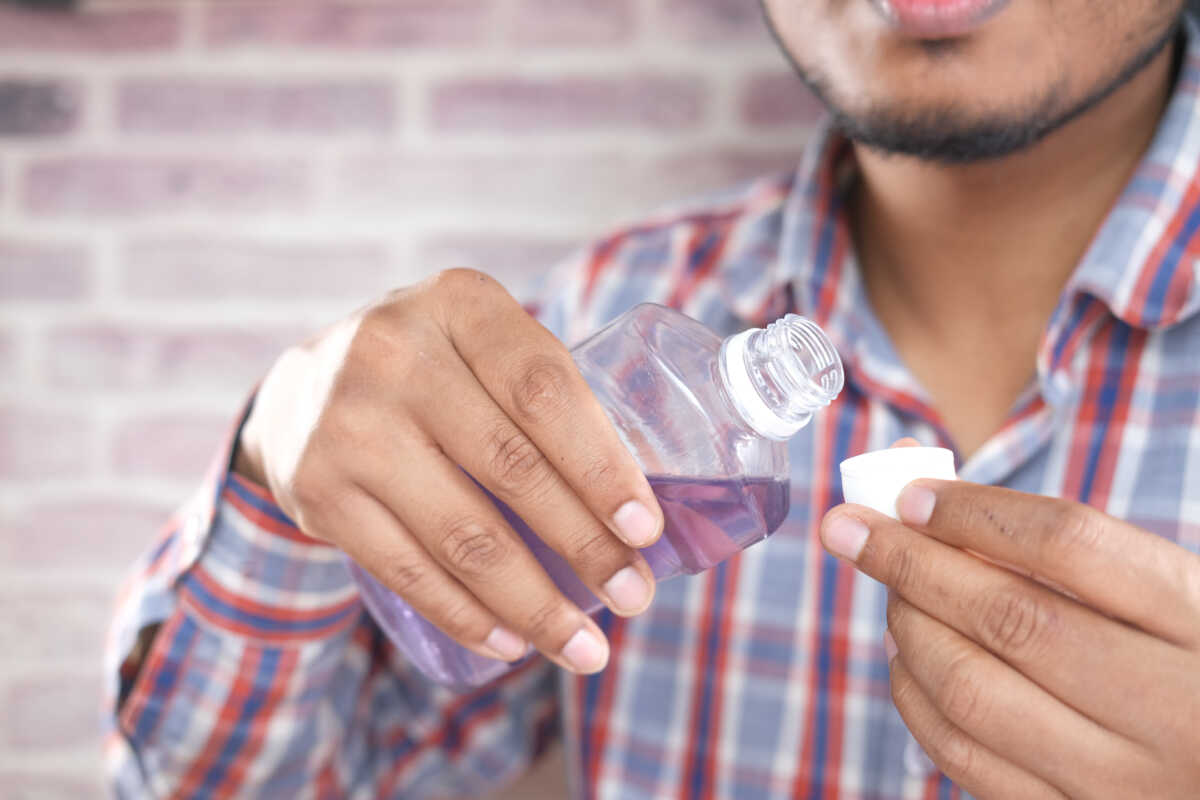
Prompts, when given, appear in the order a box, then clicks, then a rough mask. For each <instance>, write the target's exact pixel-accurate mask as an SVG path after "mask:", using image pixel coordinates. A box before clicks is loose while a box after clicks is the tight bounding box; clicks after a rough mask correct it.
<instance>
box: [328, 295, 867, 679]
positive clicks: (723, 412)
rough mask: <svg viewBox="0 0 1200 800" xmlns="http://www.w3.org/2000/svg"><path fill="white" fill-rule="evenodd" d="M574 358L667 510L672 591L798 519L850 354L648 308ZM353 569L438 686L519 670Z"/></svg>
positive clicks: (565, 574) (805, 336) (663, 543)
mask: <svg viewBox="0 0 1200 800" xmlns="http://www.w3.org/2000/svg"><path fill="white" fill-rule="evenodd" d="M571 355H572V357H573V358H574V359H575V362H576V364H577V365H578V366H579V369H580V372H581V373H582V374H583V377H584V379H585V380H586V381H587V383H588V385H589V387H590V388H591V390H592V392H593V393H594V394H595V395H596V397H597V398H598V399H599V401H600V403H601V405H602V406H603V407H604V409H605V410H606V411H607V413H608V416H609V418H610V419H611V420H612V422H613V424H614V425H615V427H616V429H617V432H618V433H619V434H620V436H621V438H622V440H623V441H624V443H625V445H626V446H627V447H628V448H629V450H630V451H631V452H632V453H633V454H634V456H635V458H636V459H637V460H638V462H639V464H640V465H641V467H642V469H643V471H644V472H645V473H646V476H647V478H648V479H649V481H650V486H651V488H652V489H653V490H654V493H655V495H656V496H657V497H658V502H659V505H660V506H661V507H662V510H663V515H664V517H665V519H666V525H665V528H664V531H663V535H662V537H661V538H660V539H659V540H658V541H657V542H655V543H654V544H652V545H650V546H649V547H646V548H644V549H642V551H641V553H642V555H643V556H644V557H645V559H646V561H647V562H648V563H649V565H650V568H651V570H652V571H653V572H654V576H655V578H656V580H660V581H661V580H665V579H667V578H670V577H674V576H676V575H680V574H683V573H687V574H695V573H697V572H701V571H703V570H706V569H708V568H709V567H712V566H714V565H716V564H719V563H720V562H722V561H724V560H725V559H727V558H729V557H730V556H732V555H734V554H735V553H737V552H739V551H741V550H743V549H745V548H746V547H748V546H749V545H751V544H753V543H755V542H757V541H759V540H761V539H764V538H765V537H766V536H767V535H768V534H770V533H773V532H774V531H775V529H776V528H778V527H779V525H780V524H781V523H782V522H783V520H784V518H785V517H786V516H787V512H788V493H789V468H788V455H787V440H788V438H789V437H791V436H792V435H793V434H795V433H796V432H797V431H799V430H800V429H801V428H803V427H804V426H805V425H807V424H808V422H809V420H810V419H812V415H813V412H814V411H816V410H818V409H820V408H822V407H824V406H827V405H828V404H829V403H830V402H832V400H833V398H834V397H836V396H837V394H838V392H840V391H841V389H842V383H843V375H842V362H841V359H840V358H839V357H838V354H837V350H836V349H834V347H833V345H832V343H831V342H830V341H829V339H828V338H827V337H826V336H825V334H824V332H822V331H821V329H820V328H819V327H817V326H816V325H815V324H814V323H812V322H810V321H809V320H806V319H803V318H802V317H799V316H796V315H794V314H789V315H788V316H786V317H784V318H783V319H780V320H778V321H777V322H774V323H772V324H771V325H769V326H767V328H765V329H761V328H757V329H751V330H747V331H743V332H742V333H739V334H735V335H733V336H730V337H729V338H727V339H725V340H722V339H721V337H719V336H718V335H717V334H715V333H713V332H712V331H710V330H709V329H708V328H706V327H704V326H703V325H702V324H700V323H699V322H697V321H696V320H694V319H691V318H690V317H687V316H685V315H683V314H681V313H679V312H678V311H674V310H672V309H669V308H666V307H664V306H660V305H655V304H652V303H645V304H642V305H638V306H635V307H634V308H632V309H630V310H629V311H627V312H626V313H625V314H623V315H621V316H620V317H618V318H617V319H616V320H614V321H613V322H611V323H610V324H609V325H607V326H605V327H604V328H602V329H601V330H600V331H598V332H597V333H595V334H593V335H592V336H591V337H589V338H588V339H586V340H585V341H583V342H582V343H580V344H579V345H577V346H576V347H575V348H573V349H572V350H571ZM489 496H491V495H490V493H489ZM491 499H492V501H493V502H494V503H496V505H497V507H498V508H499V509H500V510H501V512H502V513H503V514H504V517H505V519H506V520H507V521H508V522H509V524H510V525H512V527H513V529H514V530H515V531H516V532H517V533H518V534H519V535H520V536H521V538H522V539H523V540H524V541H525V544H526V545H527V546H528V547H529V549H530V550H531V551H532V552H533V554H534V556H536V558H537V559H538V561H539V562H541V564H542V566H543V567H544V568H545V569H546V571H547V573H549V575H550V576H551V578H552V579H553V580H554V582H555V583H556V584H557V585H558V587H559V588H560V589H561V590H562V592H563V594H565V595H566V596H567V597H568V598H570V599H571V600H572V601H573V602H575V603H576V604H578V605H579V607H580V608H582V609H583V610H584V611H586V612H588V613H593V612H594V611H596V610H598V609H600V608H601V607H602V604H601V602H600V601H599V600H598V599H597V598H596V597H595V595H593V594H592V593H591V592H590V591H588V589H587V588H586V587H585V586H584V585H583V583H582V582H580V580H579V579H578V578H577V577H576V576H575V573H574V572H573V571H572V570H571V568H570V566H569V565H568V564H567V562H566V561H564V560H563V559H562V558H561V557H560V556H559V555H558V554H557V553H555V552H554V551H553V550H551V549H550V548H549V547H548V546H547V545H546V544H544V543H543V542H542V540H541V539H539V538H538V537H537V535H536V534H534V533H533V532H532V531H531V530H530V529H529V527H528V526H527V525H525V523H524V522H522V521H521V519H520V518H519V517H517V515H516V514H514V513H513V511H512V510H511V509H510V508H508V507H507V506H506V505H505V504H504V503H502V502H501V501H500V500H498V499H496V498H495V497H494V496H493V497H491ZM350 569H351V572H352V574H353V575H354V578H355V580H356V581H357V583H358V586H359V589H360V592H361V595H362V599H363V603H364V605H366V607H367V609H368V611H370V613H371V614H372V615H373V616H374V618H375V620H376V622H377V623H378V624H379V626H380V627H381V628H382V629H383V631H384V632H385V633H386V634H387V635H388V637H389V638H390V639H391V640H392V642H393V643H395V645H396V647H397V648H399V650H400V651H401V652H402V653H403V654H404V655H405V657H407V658H408V660H409V661H410V662H411V663H412V664H413V665H414V666H416V667H417V668H418V669H419V670H420V671H421V672H423V673H424V674H425V675H426V676H427V677H429V678H430V679H432V680H434V681H436V682H437V683H441V684H443V685H446V686H451V687H455V688H460V689H464V688H469V687H474V686H481V685H483V684H485V683H488V682H489V681H492V680H494V679H495V678H497V677H499V676H500V675H503V674H504V673H505V672H507V671H509V670H511V669H513V668H515V666H516V665H515V664H508V663H506V662H503V661H498V660H496V659H491V658H487V657H485V656H481V655H477V654H475V653H473V652H471V651H470V650H468V649H466V648H465V647H462V646H461V645H459V644H457V643H456V642H455V641H454V640H453V639H451V638H450V637H449V636H447V635H445V634H444V633H442V632H441V631H440V630H438V629H437V628H435V627H434V626H433V625H432V624H430V623H429V622H427V621H426V620H425V619H424V618H423V617H421V616H420V615H419V614H418V613H417V612H416V611H414V610H413V609H412V607H410V606H409V605H408V604H407V603H405V602H404V600H402V599H401V598H400V597H398V596H397V595H395V594H393V593H392V592H391V590H389V589H388V588H387V587H385V586H383V585H382V584H380V583H379V582H378V581H376V580H375V579H374V578H373V577H371V576H370V575H369V574H368V573H367V572H366V571H365V570H363V569H362V568H361V567H359V566H358V565H357V564H355V563H353V562H350Z"/></svg>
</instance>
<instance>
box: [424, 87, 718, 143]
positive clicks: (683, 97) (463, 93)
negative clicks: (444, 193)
mask: <svg viewBox="0 0 1200 800" xmlns="http://www.w3.org/2000/svg"><path fill="white" fill-rule="evenodd" d="M704 100H705V87H704V84H703V82H702V81H700V80H698V79H696V78H692V77H683V76H663V75H630V76H625V77H619V78H609V77H571V78H556V79H547V80H534V79H520V78H487V79H476V80H454V81H451V82H447V83H443V84H442V85H440V86H437V87H435V88H434V89H433V93H432V99H431V104H432V110H431V117H432V121H433V125H434V127H436V128H438V129H440V130H457V131H469V130H500V131H506V132H521V131H524V132H541V131H545V130H547V129H575V128H592V129H609V128H612V127H634V128H658V129H672V128H681V127H687V126H694V125H696V124H698V123H699V122H700V121H701V120H702V118H703V116H704V106H705V103H704Z"/></svg>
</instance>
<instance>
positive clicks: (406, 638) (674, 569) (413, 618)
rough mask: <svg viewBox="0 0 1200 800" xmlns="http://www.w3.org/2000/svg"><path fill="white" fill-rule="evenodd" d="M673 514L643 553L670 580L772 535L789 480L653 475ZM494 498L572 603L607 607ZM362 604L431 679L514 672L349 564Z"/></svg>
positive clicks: (783, 512)
mask: <svg viewBox="0 0 1200 800" xmlns="http://www.w3.org/2000/svg"><path fill="white" fill-rule="evenodd" d="M648 477H649V481H650V487H651V488H652V489H653V490H654V494H655V496H657V497H658V502H659V505H660V506H662V510H663V514H664V516H665V517H666V527H665V528H664V530H663V535H662V538H661V539H659V540H658V541H657V542H655V543H654V544H652V545H651V546H649V547H647V548H644V549H643V550H642V551H641V553H642V555H643V556H644V557H645V559H646V561H647V562H648V563H649V565H650V568H651V570H653V572H654V575H655V577H656V578H657V579H658V580H660V581H661V580H665V579H667V578H671V577H674V576H676V575H680V574H684V573H687V574H695V573H697V572H702V571H703V570H706V569H708V568H710V567H713V566H715V565H717V564H719V563H721V562H722V561H725V560H726V559H728V558H729V557H730V556H733V555H734V554H736V553H738V552H740V551H741V550H744V549H745V548H747V547H749V546H750V545H752V544H754V543H755V542H757V541H759V540H760V539H763V538H765V537H766V536H767V535H768V534H770V533H773V532H774V531H775V529H777V528H778V527H779V526H780V525H781V524H782V523H783V520H784V519H785V518H786V517H787V512H788V482H787V481H786V480H780V479H777V478H746V479H741V480H739V479H726V480H714V479H696V478H692V479H689V478H679V477H663V476H655V475H650V476H648ZM489 497H491V498H492V501H493V502H494V503H495V504H496V506H497V507H498V508H499V509H500V511H501V512H502V513H503V514H504V517H505V519H506V520H507V521H508V523H509V524H510V525H511V526H512V527H513V529H514V530H515V531H516V532H517V533H518V534H519V535H520V537H521V538H522V540H524V542H525V544H526V545H528V547H529V549H530V550H531V551H532V552H533V554H534V556H535V557H536V558H537V559H538V561H539V562H541V564H542V566H543V567H544V568H545V569H546V572H547V573H548V574H549V575H550V577H551V579H553V580H554V582H555V584H557V585H558V587H559V589H561V590H562V592H563V594H565V595H566V596H567V597H568V598H570V599H571V601H572V602H574V603H575V604H577V605H578V606H579V607H580V608H582V609H583V610H584V611H585V612H587V613H589V614H590V613H592V612H594V611H597V610H599V609H600V608H602V607H603V603H601V602H600V600H599V599H597V598H596V596H595V595H593V594H592V593H591V592H590V591H588V589H587V587H586V586H584V585H583V583H581V582H580V580H579V578H577V577H576V576H575V573H574V572H573V571H572V570H571V567H570V565H568V564H567V562H566V561H564V560H563V559H562V557H561V556H559V555H558V554H557V553H555V552H554V551H553V550H551V549H550V548H549V547H548V546H547V545H546V544H545V543H544V542H542V540H541V539H539V538H538V537H537V535H536V534H534V533H533V531H531V530H530V529H529V526H527V525H526V524H525V523H524V522H523V521H522V520H521V519H520V517H518V516H517V515H516V514H515V513H513V511H512V509H510V508H509V507H508V506H506V505H505V504H504V503H502V502H500V501H499V500H497V499H496V498H495V497H494V496H492V495H491V494H490V493H489ZM350 567H351V570H352V571H353V573H354V574H355V577H356V578H357V580H358V583H359V587H360V589H361V592H362V595H363V601H364V602H365V603H366V605H367V606H368V608H370V610H371V612H372V614H374V616H375V619H376V620H378V621H379V623H380V625H381V627H382V628H383V629H384V631H386V632H387V633H388V635H389V636H390V638H391V639H392V641H393V642H394V643H395V644H396V646H397V647H398V648H399V649H400V650H401V652H403V653H404V654H405V655H406V656H407V657H408V658H409V660H410V661H413V662H414V663H415V664H416V665H417V666H419V667H420V668H421V669H422V671H423V672H425V673H426V674H427V675H429V677H431V678H433V679H434V680H436V681H438V682H439V683H443V684H446V685H450V686H457V687H461V688H466V687H472V686H479V685H481V684H484V683H487V682H488V681H491V680H493V679H495V678H497V677H499V676H500V675H502V674H504V673H505V672H507V671H509V670H510V669H511V668H512V667H511V665H509V664H506V663H504V662H502V661H496V660H495V659H490V658H484V657H483V656H479V655H476V654H474V653H472V652H471V651H470V650H467V649H466V648H463V647H461V646H459V645H458V644H457V643H456V642H455V641H454V640H453V639H451V638H450V637H448V636H446V635H445V634H444V633H442V632H441V631H440V630H438V629H437V628H435V627H434V626H433V625H432V624H430V623H429V622H426V621H425V619H424V618H423V617H421V616H420V615H419V614H417V613H416V612H415V611H413V609H412V608H411V607H410V606H409V605H408V604H407V603H405V602H404V601H403V600H401V599H400V598H399V597H397V596H396V595H395V594H393V593H392V592H391V591H390V590H388V589H387V588H386V587H384V586H383V585H382V584H380V583H378V582H377V581H375V579H374V578H372V577H370V575H368V574H367V573H366V572H365V571H364V570H362V568H361V567H359V566H358V565H356V564H354V563H353V562H351V563H350Z"/></svg>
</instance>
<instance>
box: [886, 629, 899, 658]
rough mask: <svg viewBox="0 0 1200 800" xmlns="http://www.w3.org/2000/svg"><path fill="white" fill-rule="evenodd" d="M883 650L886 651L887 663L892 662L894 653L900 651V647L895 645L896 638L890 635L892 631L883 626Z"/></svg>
mask: <svg viewBox="0 0 1200 800" xmlns="http://www.w3.org/2000/svg"><path fill="white" fill-rule="evenodd" d="M883 651H884V652H885V653H887V660H888V663H889V664H890V663H892V659H893V658H895V657H896V653H899V652H900V648H899V647H897V646H896V640H895V638H893V637H892V632H891V631H889V630H887V629H886V628H884V631H883Z"/></svg>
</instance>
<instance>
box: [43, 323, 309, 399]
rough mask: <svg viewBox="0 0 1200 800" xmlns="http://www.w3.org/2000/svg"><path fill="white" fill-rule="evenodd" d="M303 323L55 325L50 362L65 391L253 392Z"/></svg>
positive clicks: (296, 338)
mask: <svg viewBox="0 0 1200 800" xmlns="http://www.w3.org/2000/svg"><path fill="white" fill-rule="evenodd" d="M309 333H311V332H310V331H307V330H306V329H304V328H301V327H284V328H280V327H256V328H252V329H250V328H240V327H232V326H227V325H223V326H203V327H202V326H181V327H174V326H159V325H146V326H135V325H125V324H121V323H117V322H92V323H85V324H80V325H69V326H64V327H60V328H56V329H53V330H52V331H50V332H49V334H48V341H47V348H46V354H45V359H44V365H45V369H46V372H47V375H48V377H49V379H50V381H51V382H52V383H53V384H54V385H56V386H59V387H63V388H110V389H161V388H169V389H173V390H176V391H188V390H191V391H196V390H232V391H235V392H242V391H245V392H248V391H249V390H250V388H251V386H253V384H254V383H255V382H256V381H257V380H258V379H260V378H261V377H262V376H263V374H264V373H265V372H266V370H267V368H268V367H269V366H270V365H271V364H272V363H273V362H274V360H275V358H276V357H278V355H279V354H280V353H281V352H282V351H283V350H284V348H286V347H287V346H289V345H291V344H295V343H296V342H299V341H302V340H303V339H304V338H306V336H307V335H308V334H309Z"/></svg>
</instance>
